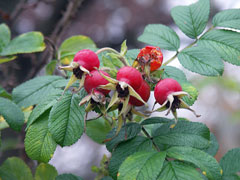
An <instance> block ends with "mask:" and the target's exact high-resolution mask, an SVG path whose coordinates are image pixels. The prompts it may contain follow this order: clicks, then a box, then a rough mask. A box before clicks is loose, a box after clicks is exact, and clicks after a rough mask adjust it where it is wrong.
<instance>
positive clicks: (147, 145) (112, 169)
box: [108, 136, 153, 179]
mask: <svg viewBox="0 0 240 180" xmlns="http://www.w3.org/2000/svg"><path fill="white" fill-rule="evenodd" d="M126 150H127V151H126ZM139 151H153V146H152V142H151V140H150V139H148V138H146V137H142V136H137V137H135V138H133V139H131V140H129V141H126V142H122V143H120V144H119V145H118V146H117V147H116V149H115V150H114V151H113V153H112V157H111V159H110V162H109V166H108V170H109V174H110V175H111V176H112V177H113V178H114V179H117V172H118V169H119V167H120V165H121V164H122V162H123V161H124V160H125V159H126V158H127V157H128V156H130V155H132V154H134V153H135V152H139Z"/></svg>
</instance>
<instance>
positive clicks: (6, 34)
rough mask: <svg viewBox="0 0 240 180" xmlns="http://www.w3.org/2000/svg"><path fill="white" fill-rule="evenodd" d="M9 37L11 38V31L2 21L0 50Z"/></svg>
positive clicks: (0, 26)
mask: <svg viewBox="0 0 240 180" xmlns="http://www.w3.org/2000/svg"><path fill="white" fill-rule="evenodd" d="M10 38H11V32H10V29H9V28H8V26H7V25H6V24H3V23H2V24H0V52H1V51H2V49H3V48H4V47H5V46H6V45H7V44H8V43H9V42H10ZM0 62H1V61H0ZM0 64H1V63H0Z"/></svg>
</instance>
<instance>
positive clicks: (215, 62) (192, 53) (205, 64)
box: [178, 46, 224, 76]
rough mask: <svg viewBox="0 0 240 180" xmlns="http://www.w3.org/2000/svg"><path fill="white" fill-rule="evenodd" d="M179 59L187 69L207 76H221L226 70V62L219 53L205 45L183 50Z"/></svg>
mask: <svg viewBox="0 0 240 180" xmlns="http://www.w3.org/2000/svg"><path fill="white" fill-rule="evenodd" d="M178 59H179V62H180V63H181V64H182V65H183V67H185V68H186V69H188V70H190V71H192V72H195V73H198V74H201V75H205V76H220V75H222V73H223V70H224V64H223V62H222V60H221V58H220V57H219V56H218V54H216V53H214V51H211V50H209V49H207V48H205V47H203V46H197V47H191V48H188V49H185V50H183V51H181V52H180V53H179V54H178Z"/></svg>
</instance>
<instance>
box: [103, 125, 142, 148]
mask: <svg viewBox="0 0 240 180" xmlns="http://www.w3.org/2000/svg"><path fill="white" fill-rule="evenodd" d="M140 131H141V126H140V125H139V124H138V123H133V122H130V123H127V124H126V125H123V126H122V128H121V130H120V132H119V133H118V135H117V136H115V135H116V127H115V128H113V130H112V131H111V132H110V133H109V134H108V135H107V139H108V138H113V139H112V140H111V141H108V142H107V143H106V147H107V149H108V151H110V152H112V151H113V149H114V148H115V147H116V145H117V144H119V143H120V142H122V141H126V140H129V139H132V138H134V137H135V136H137V135H138V133H139V132H140Z"/></svg>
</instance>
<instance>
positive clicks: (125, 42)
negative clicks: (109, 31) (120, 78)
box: [120, 40, 127, 56]
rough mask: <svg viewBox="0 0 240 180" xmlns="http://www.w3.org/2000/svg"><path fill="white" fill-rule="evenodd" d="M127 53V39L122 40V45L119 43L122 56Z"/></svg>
mask: <svg viewBox="0 0 240 180" xmlns="http://www.w3.org/2000/svg"><path fill="white" fill-rule="evenodd" d="M126 53H127V40H124V41H123V43H122V45H121V51H120V54H121V55H122V56H125V55H126Z"/></svg>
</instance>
